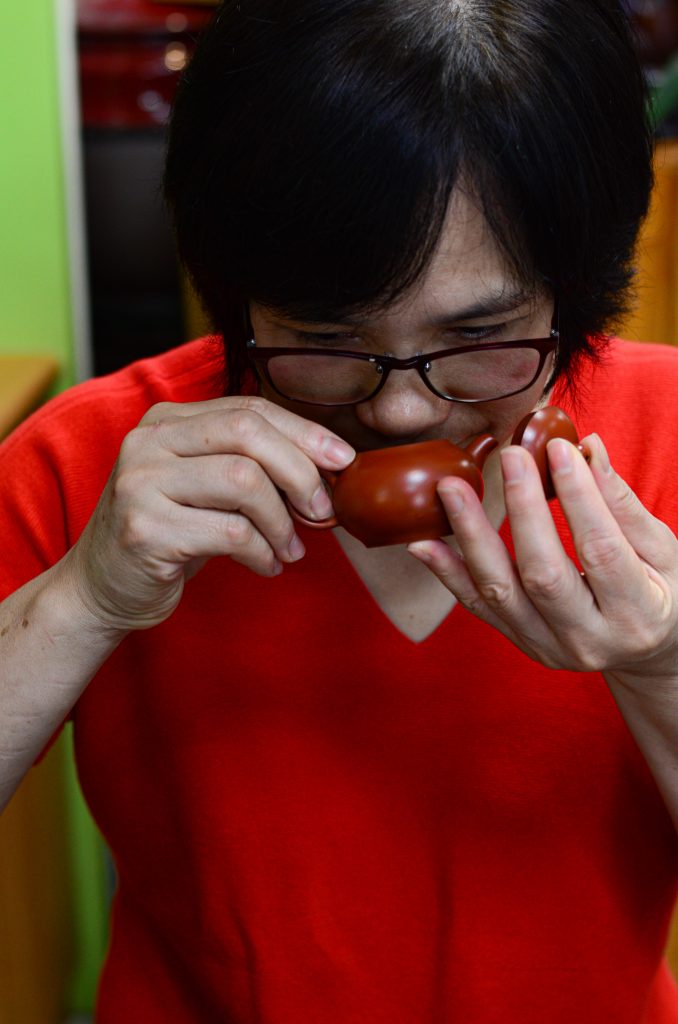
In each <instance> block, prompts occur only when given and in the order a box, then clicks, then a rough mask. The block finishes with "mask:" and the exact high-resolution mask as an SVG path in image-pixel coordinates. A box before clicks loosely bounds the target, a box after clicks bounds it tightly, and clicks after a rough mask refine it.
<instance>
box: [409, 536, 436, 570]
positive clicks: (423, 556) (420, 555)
mask: <svg viewBox="0 0 678 1024" xmlns="http://www.w3.org/2000/svg"><path fill="white" fill-rule="evenodd" d="M407 550H408V551H409V553H410V554H411V555H414V557H415V558H416V559H418V561H420V562H425V563H426V564H427V565H430V564H431V563H432V562H433V554H432V553H431V551H429V549H428V547H427V546H426V544H425V543H424V542H422V541H417V543H415V544H408V546H407Z"/></svg>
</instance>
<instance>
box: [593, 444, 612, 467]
mask: <svg viewBox="0 0 678 1024" xmlns="http://www.w3.org/2000/svg"><path fill="white" fill-rule="evenodd" d="M591 437H595V439H596V447H597V449H598V451H597V455H598V465H599V466H600V468H601V469H602V471H603V473H610V472H611V471H612V466H611V465H610V456H609V455H608V454H607V448H606V447H605V445H604V444H603V442H602V440H601V438H600V436H599V435H598V434H592V435H591Z"/></svg>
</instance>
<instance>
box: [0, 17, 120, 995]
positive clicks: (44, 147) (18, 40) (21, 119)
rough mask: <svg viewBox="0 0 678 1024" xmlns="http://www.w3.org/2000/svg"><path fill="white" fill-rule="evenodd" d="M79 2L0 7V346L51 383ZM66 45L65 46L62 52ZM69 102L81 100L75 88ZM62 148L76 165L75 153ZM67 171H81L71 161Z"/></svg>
mask: <svg viewBox="0 0 678 1024" xmlns="http://www.w3.org/2000/svg"><path fill="white" fill-rule="evenodd" d="M74 3H75V0H27V2H24V3H21V2H20V0H19V2H16V0H13V2H12V3H9V2H7V3H4V4H3V17H2V27H3V43H4V49H3V54H2V60H0V317H1V319H0V352H5V353H28V352H47V353H50V354H52V355H54V356H56V357H57V359H58V360H59V363H60V365H61V367H62V370H61V374H60V377H59V379H58V381H57V384H56V386H55V390H61V389H62V388H64V387H67V386H68V385H70V384H72V383H73V382H74V379H75V377H76V371H75V358H74V349H75V347H76V342H75V335H76V327H75V321H76V317H75V315H74V310H73V307H72V289H71V273H72V269H71V268H72V267H75V266H76V265H77V260H73V261H71V260H69V244H68V227H67V225H68V213H67V199H66V196H67V193H68V191H69V187H70V191H71V192H72V193H75V195H76V196H77V190H78V187H79V182H78V181H75V180H69V181H66V179H65V172H64V169H63V168H64V161H63V153H62V145H63V142H62V138H63V133H62V119H61V103H62V100H61V98H60V92H61V90H60V81H61V80H62V79H63V80H65V81H67V82H68V74H69V73H71V75H73V74H74V70H73V68H72V67H69V61H70V62H71V63H72V62H73V53H72V46H73V39H72V35H71V34H70V32H69V26H70V25H71V23H72V17H73V10H74ZM57 18H58V24H57ZM60 48H63V50H64V52H63V53H62V54H61V57H62V60H61V61H60V60H59V59H58V57H59V53H60ZM60 65H61V78H60ZM64 68H65V70H64ZM64 105H65V106H66V107H68V106H69V105H70V107H71V108H74V107H75V106H76V103H75V90H74V89H73V90H72V92H71V93H70V94H69V95H68V96H66V99H65V101H64ZM67 114H69V115H70V121H69V119H68V118H67V123H69V124H70V128H71V131H72V132H73V134H75V135H77V126H76V125H75V118H76V111H75V110H74V109H71V110H69V111H67ZM66 134H67V133H66ZM74 148H75V147H74ZM66 156H67V157H68V163H69V164H70V165H71V166H72V167H75V168H76V169H77V166H78V165H77V154H76V153H74V152H69V153H67V154H66ZM71 174H72V177H73V178H74V177H75V176H76V175H75V171H74V172H71ZM78 255H79V256H81V254H80V253H79V254H78ZM73 273H74V274H75V275H77V273H78V271H73ZM81 315H82V314H81ZM60 744H61V747H62V758H63V770H64V781H65V785H66V790H67V794H68V798H69V821H68V822H67V827H68V830H69V836H70V840H71V849H72V874H73V894H74V901H73V907H72V915H71V924H72V927H73V932H74V944H75V951H76V965H75V971H74V975H73V977H72V979H70V998H69V1004H70V1009H71V1010H77V1011H85V1010H89V1009H91V1006H92V1001H93V997H94V990H95V986H96V980H97V976H98V972H99V967H100V964H101V960H102V957H103V952H104V947H105V943H106V938H107V936H106V932H107V924H106V918H107V903H108V897H107V891H106V889H107V880H106V874H105V872H106V867H105V863H104V856H103V847H102V845H101V842H100V840H99V837H98V833H97V832H96V830H95V828H94V826H93V824H92V822H91V819H90V817H89V813H88V811H87V809H86V807H85V805H84V802H83V800H82V797H81V795H80V792H79V789H78V787H77V783H76V781H75V769H74V765H73V760H72V756H71V751H70V731H69V730H66V734H65V736H64V737H63V738H62V739H61V740H60ZM36 984H39V979H36Z"/></svg>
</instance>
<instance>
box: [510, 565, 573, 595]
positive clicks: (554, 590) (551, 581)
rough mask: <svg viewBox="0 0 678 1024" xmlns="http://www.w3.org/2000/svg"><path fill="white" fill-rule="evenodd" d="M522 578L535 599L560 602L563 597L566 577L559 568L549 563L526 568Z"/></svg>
mask: <svg viewBox="0 0 678 1024" xmlns="http://www.w3.org/2000/svg"><path fill="white" fill-rule="evenodd" d="M520 578H521V580H522V584H523V587H524V588H525V590H526V591H527V592H528V593H529V594H531V595H532V596H533V597H536V598H541V599H542V600H544V601H558V600H560V598H561V597H562V596H563V593H564V590H565V577H564V575H563V573H562V572H561V570H560V569H559V568H558V567H557V566H555V565H551V564H549V563H548V562H543V563H540V564H539V565H529V566H526V567H525V568H524V569H523V570H522V571H521V574H520Z"/></svg>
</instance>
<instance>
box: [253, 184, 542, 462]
mask: <svg viewBox="0 0 678 1024" xmlns="http://www.w3.org/2000/svg"><path fill="white" fill-rule="evenodd" d="M552 314H553V301H552V299H551V298H550V297H549V296H547V295H545V294H539V293H535V294H531V295H529V294H528V295H526V294H525V291H524V289H522V288H520V287H519V286H518V285H516V283H515V281H514V280H512V278H511V276H510V274H509V272H508V269H507V267H506V264H505V262H504V260H503V258H502V256H501V254H500V252H499V250H498V248H497V245H496V243H495V241H494V239H493V238H492V235H491V233H490V231H489V228H488V227H487V224H486V222H485V219H484V217H483V215H482V214H481V212H480V211H479V210H478V208H477V207H476V205H475V204H474V203H473V202H472V200H471V199H470V198H469V197H468V196H467V195H465V194H464V192H462V191H461V190H460V189H457V190H456V191H455V192H454V194H453V197H452V200H451V203H450V207H449V210H448V214H447V218H446V221H445V226H444V229H443V232H442V234H441V238H440V241H439V244H438V247H437V250H436V252H435V254H434V257H433V259H432V261H431V263H430V265H429V267H428V268H427V270H426V271H425V273H424V274H423V275H422V277H421V278H420V280H419V281H418V282H417V283H416V284H415V285H414V287H413V288H412V289H411V290H410V291H409V292H407V293H406V294H405V295H404V296H402V297H401V298H400V299H399V300H398V301H397V302H396V303H394V304H393V305H392V306H390V307H388V308H387V309H385V310H382V311H380V312H378V313H375V314H369V315H366V316H365V317H360V316H358V317H355V318H353V317H351V318H350V320H349V321H346V322H343V323H327V324H320V325H319V324H317V323H314V324H307V323H303V322H300V321H294V320H289V319H287V318H285V317H282V316H279V315H277V314H276V313H275V312H274V311H272V310H269V309H266V308H264V307H262V306H258V305H255V304H253V305H252V307H251V311H250V316H251V321H252V327H253V331H254V336H255V338H256V340H257V344H258V345H259V346H260V347H262V348H263V347H268V346H271V347H275V346H278V347H284V346H287V347H289V346H299V347H302V348H303V347H304V346H306V347H318V346H319V345H321V346H323V347H325V346H329V347H330V348H331V347H332V346H333V345H334V346H335V347H336V348H340V349H350V350H354V351H358V352H373V353H380V354H389V355H393V356H397V357H400V358H406V357H408V356H412V355H414V354H416V353H419V352H435V351H440V350H441V349H445V348H451V347H453V346H454V345H469V344H472V343H473V341H474V340H475V341H478V342H480V341H510V340H516V339H522V338H546V337H548V335H549V331H550V327H551V318H552ZM552 361H553V360H552V357H551V356H549V358H548V359H547V361H546V364H545V366H544V368H543V370H542V373H541V375H540V377H539V378H538V379H537V381H536V382H535V383H534V384H533V385H532V387H531V388H530V389H529V390H528V391H524V392H522V393H521V394H519V395H515V396H513V397H512V398H504V399H501V400H499V401H495V402H483V403H481V404H477V405H463V404H460V403H457V402H450V401H446V400H445V399H442V398H438V397H437V396H436V395H434V394H433V393H432V392H431V391H429V390H428V388H427V387H426V386H425V384H424V382H423V381H422V380H421V379H420V377H419V375H418V374H417V372H416V370H407V371H394V372H391V374H390V376H389V378H388V380H387V381H386V383H385V385H384V387H383V388H382V390H381V391H380V392H379V394H377V395H376V396H375V397H374V398H372V399H370V400H369V401H366V402H363V403H361V404H360V405H354V406H342V407H336V408H333V407H322V406H316V405H304V404H302V403H299V402H288V401H286V400H284V399H282V398H280V396H279V395H277V394H276V393H275V392H272V391H271V390H270V389H269V388H268V386H267V385H265V384H264V385H262V393H263V394H264V395H265V397H267V398H269V399H270V400H271V401H273V402H276V403H277V404H279V405H285V407H286V408H289V409H291V410H293V411H294V412H297V413H298V414H299V415H301V416H304V417H306V418H307V419H313V420H316V421H317V422H321V423H323V424H325V425H326V426H328V427H329V428H330V429H332V430H334V431H335V432H336V433H337V434H339V435H340V436H341V437H343V438H345V440H346V441H348V442H349V443H350V444H351V445H353V446H354V447H355V448H356V449H357V450H359V451H362V450H365V449H372V448H384V447H388V446H390V445H397V444H410V443H413V442H416V441H428V440H438V439H446V440H450V441H452V442H454V443H456V444H461V445H462V446H463V445H465V444H466V443H467V442H468V441H469V440H470V439H471V438H472V437H475V436H477V435H478V434H482V433H485V432H488V433H491V434H493V435H494V436H495V437H496V438H497V440H498V441H499V442H500V443H504V442H506V441H507V440H509V439H510V437H511V435H512V433H513V430H514V428H515V426H516V425H517V423H518V422H519V421H520V420H521V419H522V417H523V416H525V415H526V414H527V413H529V412H531V411H532V410H533V409H534V408H536V407H537V406H538V405H539V404H540V403H541V402H542V400H543V392H544V386H545V383H546V381H547V380H548V376H549V372H550V369H551V367H552Z"/></svg>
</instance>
